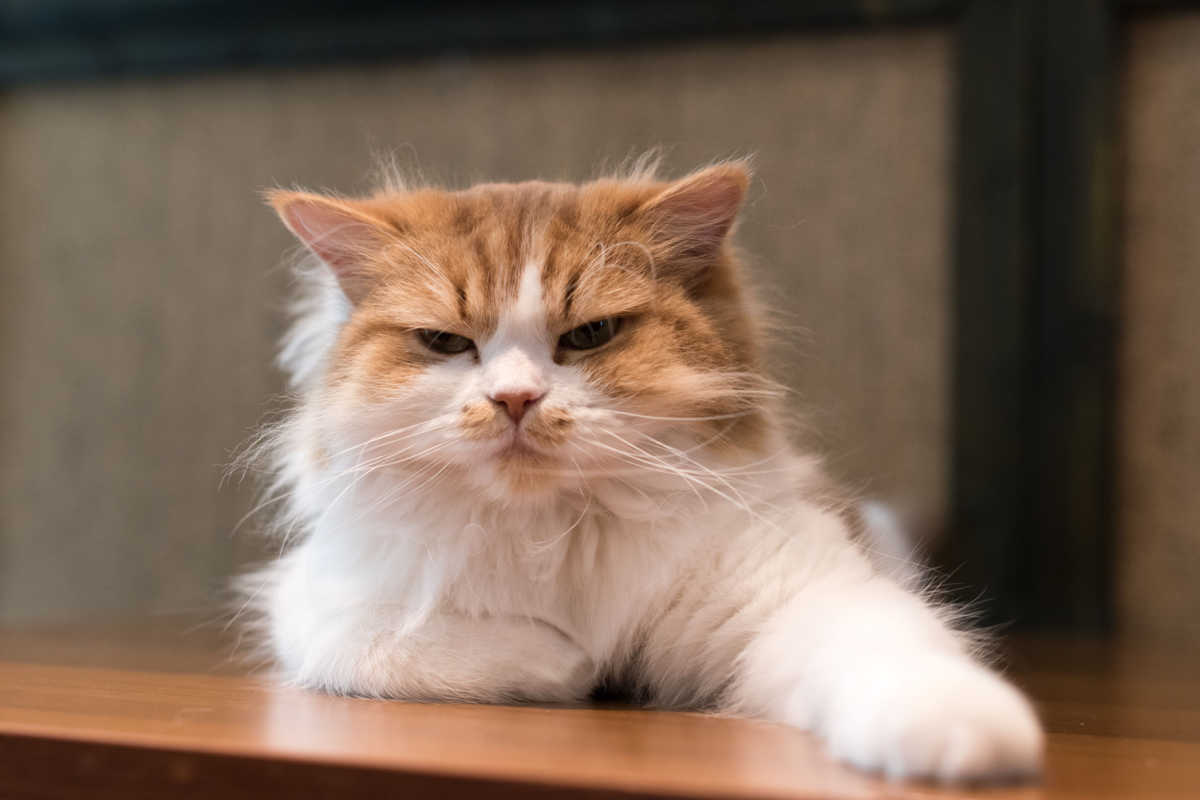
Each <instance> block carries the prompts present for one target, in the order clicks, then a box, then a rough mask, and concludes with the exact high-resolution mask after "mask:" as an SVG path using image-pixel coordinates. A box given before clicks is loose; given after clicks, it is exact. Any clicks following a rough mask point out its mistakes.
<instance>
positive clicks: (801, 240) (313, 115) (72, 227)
mask: <svg viewBox="0 0 1200 800" xmlns="http://www.w3.org/2000/svg"><path fill="white" fill-rule="evenodd" d="M949 61H950V38H949V36H948V34H946V33H944V32H938V31H925V32H920V31H906V32H894V33H886V34H869V35H855V36H844V37H843V36H835V37H825V36H822V37H819V38H803V37H801V38H782V39H775V40H764V41H747V40H741V41H739V42H737V43H728V44H722V43H710V44H704V45H702V46H686V47H672V48H665V49H664V48H652V49H627V50H599V51H592V52H589V53H582V54H562V53H558V54H540V55H531V56H518V55H508V56H496V57H488V58H480V59H472V60H464V59H447V60H441V59H433V60H427V61H421V62H417V63H409V64H404V65H395V66H384V67H372V68H338V69H328V70H317V71H304V72H275V73H265V74H264V73H255V74H243V75H222V76H207V77H196V78H175V79H162V80H145V79H143V80H135V81H121V82H110V83H102V84H97V85H80V86H52V87H49V86H48V87H33V88H25V89H19V90H15V91H10V92H8V93H6V94H4V95H0V296H2V297H3V315H2V317H0V325H2V326H3V327H2V328H0V370H2V372H0V374H3V375H4V381H3V384H2V386H0V411H2V417H0V441H3V448H2V449H0V492H2V494H0V617H4V618H8V619H19V618H33V617H70V616H79V615H104V614H110V615H111V614H114V613H121V614H133V613H145V612H153V611H163V610H180V609H206V608H213V607H215V605H216V603H217V601H218V598H219V594H218V593H219V590H220V587H221V586H222V585H223V583H224V581H225V579H226V577H227V576H228V574H229V573H230V572H231V570H233V569H234V568H235V567H236V566H237V565H238V564H239V563H241V562H243V561H244V560H245V559H246V558H247V557H249V556H251V555H252V554H253V553H255V552H256V551H257V549H258V545H257V543H256V542H255V541H254V540H253V539H252V538H248V537H231V535H230V531H231V529H232V527H233V525H234V523H235V522H236V520H237V519H238V517H239V516H241V514H242V513H243V512H244V511H245V509H246V508H247V507H248V503H249V500H250V492H249V491H248V490H247V489H241V490H239V489H237V488H233V489H230V488H226V489H224V490H218V478H219V473H220V465H221V464H223V463H224V462H225V461H226V460H227V458H228V454H229V453H230V451H231V450H232V449H233V448H234V447H235V446H236V445H237V444H238V443H239V442H241V441H242V440H243V439H244V438H245V437H246V435H247V433H248V432H249V430H250V429H251V427H252V426H253V425H254V424H255V423H256V421H257V420H258V419H260V416H261V414H262V413H263V411H264V410H265V408H266V404H267V402H268V398H270V397H271V395H272V394H273V393H274V392H276V391H278V389H279V387H280V381H279V378H278V376H277V375H276V374H275V372H274V371H273V369H272V367H271V366H270V360H271V356H272V346H273V341H274V339H275V337H276V335H277V334H278V331H279V324H280V315H279V313H278V312H279V308H280V305H281V299H282V297H283V295H284V290H285V286H286V279H285V275H284V274H283V273H282V272H281V271H280V270H278V269H274V270H273V269H272V266H273V265H276V264H278V263H279V260H280V256H281V253H282V252H283V251H284V250H285V249H286V248H288V247H290V242H289V240H288V238H287V236H286V235H285V234H284V232H283V231H282V230H281V228H280V227H279V226H278V225H277V224H276V223H275V221H274V220H273V219H272V218H271V215H270V214H269V213H268V212H267V211H266V209H265V208H263V207H262V206H261V205H260V203H259V200H258V198H257V194H256V193H257V191H258V190H259V189H260V188H262V187H264V186H270V185H274V184H276V183H282V184H292V183H299V184H303V185H306V186H310V187H336V188H339V189H343V190H353V189H356V188H362V187H363V185H364V184H363V180H362V179H363V177H364V175H365V174H366V172H367V169H368V167H369V163H370V160H371V156H372V152H373V151H382V150H387V149H395V150H397V152H398V154H399V155H400V157H401V160H402V161H408V162H410V163H411V162H412V160H413V159H414V158H415V159H416V161H417V163H419V164H420V165H421V166H422V167H423V168H424V169H425V171H426V174H427V176H428V177H429V178H431V179H441V180H448V181H451V182H454V183H459V184H461V183H466V182H469V181H473V180H476V179H483V178H488V179H522V178H531V177H544V178H572V179H577V178H584V177H588V176H589V175H590V174H592V173H593V172H594V171H595V168H596V167H597V166H598V165H599V164H600V163H601V162H603V161H605V160H607V161H608V162H609V163H612V162H614V161H619V160H620V159H622V158H623V157H625V156H627V155H629V154H631V153H636V152H638V151H641V150H644V149H646V148H648V147H650V146H653V145H658V144H662V145H665V146H666V148H667V154H668V158H667V163H668V166H669V167H670V169H672V170H674V171H675V172H679V171H682V170H685V169H688V168H691V167H694V166H696V165H699V164H702V163H704V162H707V161H709V160H711V159H713V158H717V157H722V156H728V155H741V154H746V153H754V154H756V161H757V166H758V171H759V180H758V181H757V182H756V184H755V186H754V187H753V189H752V192H751V203H750V207H749V208H748V211H747V214H746V221H745V224H744V226H743V228H742V242H743V243H744V245H745V246H746V247H747V249H748V250H749V251H750V253H751V254H752V255H753V258H754V262H755V264H756V265H757V266H758V267H759V268H760V270H761V272H762V274H763V275H764V277H765V278H767V281H768V283H769V284H771V285H773V286H775V287H777V288H778V289H779V290H781V291H778V292H776V293H774V294H773V295H772V297H773V298H774V300H775V302H776V305H777V306H779V307H780V309H781V310H782V311H784V312H786V315H785V318H786V322H787V324H788V325H789V326H790V327H792V328H793V329H794V333H793V334H792V336H791V339H792V340H793V345H791V346H786V347H781V348H780V350H779V352H780V356H779V360H778V364H779V374H780V377H782V378H784V379H786V380H787V381H788V382H789V383H791V384H792V385H793V386H795V387H797V389H799V391H800V395H799V398H800V399H799V400H798V404H799V405H802V406H803V407H805V408H807V409H808V410H809V411H810V414H811V416H810V425H809V427H810V428H812V429H814V430H818V431H821V437H820V441H821V444H822V446H823V447H824V448H825V449H826V450H827V451H829V452H830V453H831V454H832V456H833V459H832V460H833V464H834V466H835V468H836V469H837V470H838V471H839V472H840V473H842V474H843V475H845V476H847V477H849V478H851V479H852V480H853V482H854V483H855V485H857V486H859V487H860V488H864V489H866V490H867V491H869V492H871V493H874V494H878V495H882V496H885V497H889V498H891V499H893V500H895V501H898V502H900V503H901V504H902V505H904V506H907V507H910V508H912V509H914V510H917V511H920V512H924V513H932V514H937V513H939V511H940V509H941V508H942V506H943V504H944V483H945V482H944V473H945V453H946V448H945V438H946V422H947V398H946V389H947V381H948V375H947V371H946V369H947V368H946V351H947V346H946V330H945V328H946V320H947V309H946V294H947V290H948V287H947V247H946V241H947V238H948V237H947V211H948V208H947V203H948V196H947V185H948V154H949V147H948V141H949V120H950V116H951V115H950V108H949V102H950V72H949Z"/></svg>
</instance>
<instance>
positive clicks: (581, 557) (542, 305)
mask: <svg viewBox="0 0 1200 800" xmlns="http://www.w3.org/2000/svg"><path fill="white" fill-rule="evenodd" d="M746 180H747V178H746V174H745V172H744V169H743V168H741V167H740V166H738V165H725V166H720V167H714V168H711V169H709V170H706V171H702V172H700V173H697V174H696V175H694V176H692V177H690V178H687V179H685V180H683V181H680V182H676V183H674V184H667V183H662V182H658V181H655V180H653V179H651V178H649V177H645V176H643V177H635V178H631V179H625V180H609V181H599V182H595V183H592V184H585V185H583V186H582V187H578V186H571V185H564V184H539V183H529V184H516V185H489V186H481V187H476V188H474V189H472V190H470V191H468V192H462V193H449V192H442V191H436V190H417V191H411V192H405V191H392V192H385V193H381V194H379V195H377V196H375V197H374V198H370V199H367V200H361V201H348V200H335V199H330V198H322V197H319V196H315V195H305V194H300V193H276V194H275V195H274V196H273V198H272V201H273V203H274V204H275V206H276V208H277V209H278V210H279V212H280V214H281V216H282V217H283V219H284V221H285V222H286V223H287V224H288V226H289V227H290V228H291V229H292V231H293V232H294V233H296V234H297V236H298V237H299V238H300V239H301V240H302V241H304V242H305V243H306V244H307V245H308V246H309V248H310V249H311V250H312V251H313V252H314V253H315V254H316V255H317V256H318V257H319V258H320V259H321V261H322V262H323V264H322V265H319V266H317V267H316V268H314V269H312V270H311V271H310V272H309V273H307V277H306V286H307V288H306V289H305V293H304V295H303V297H302V300H301V303H300V304H299V305H298V307H297V308H298V313H297V318H296V322H295V324H294V327H293V329H292V332H291V334H290V336H289V339H288V340H287V342H286V343H285V348H284V351H283V363H284V365H285V367H287V368H288V369H289V371H290V372H291V374H292V378H293V386H294V388H295V389H296V391H297V393H298V396H299V403H298V405H297V408H296V410H295V411H294V412H293V414H292V415H291V416H290V417H289V418H288V419H287V420H286V421H285V422H284V423H283V424H282V425H281V426H280V427H279V429H278V430H277V432H276V434H275V436H274V438H273V439H272V447H271V452H272V457H273V458H274V460H275V467H276V474H277V484H276V488H277V489H278V490H279V491H280V492H281V493H282V494H281V496H282V497H284V498H285V499H286V502H287V505H288V508H287V511H286V513H285V515H284V519H285V523H286V526H288V527H290V528H292V529H294V531H295V533H294V546H293V547H292V548H291V549H290V550H289V551H288V552H287V553H286V554H285V555H284V556H282V557H281V558H280V559H279V560H278V561H277V562H276V563H275V564H273V565H271V566H269V567H268V568H266V569H265V570H263V571H262V572H260V573H257V574H256V575H255V576H253V578H252V579H251V580H250V581H249V582H248V586H249V587H250V589H249V590H250V592H251V594H252V596H253V597H254V598H255V601H254V602H255V603H256V605H258V606H259V607H260V608H261V609H262V610H263V611H264V619H265V623H266V629H267V633H268V638H269V641H270V644H271V645H272V649H273V652H274V655H275V658H276V660H277V663H278V665H279V667H280V669H281V670H282V672H283V674H284V675H286V676H287V677H288V678H289V679H290V680H293V681H295V682H297V683H300V684H302V685H305V686H311V687H317V688H322V689H326V690H330V691H335V692H342V693H349V694H365V695H372V696H382V697H394V698H408V699H421V700H438V699H458V700H473V701H481V702H503V701H512V700H529V701H575V700H582V699H584V698H586V697H587V696H588V694H589V693H590V692H591V691H592V690H593V689H595V688H596V687H597V686H599V685H614V684H617V685H621V686H625V687H630V688H632V689H634V690H635V691H636V692H637V693H638V694H639V696H642V697H644V698H646V699H647V700H648V701H649V702H651V703H653V704H654V705H657V706H663V707H688V708H708V709H716V710H722V711H730V712H735V713H741V714H748V715H754V716H759V717H765V718H768V719H773V720H777V721H780V722H785V723H788V724H792V725H797V726H800V727H804V728H808V729H812V730H815V731H816V732H818V733H819V734H821V735H822V736H823V737H825V738H826V739H827V741H828V742H829V745H830V747H831V749H832V750H833V752H834V753H835V754H837V755H839V756H840V757H842V758H845V759H848V760H850V761H852V762H853V763H855V764H857V765H859V766H862V767H864V768H868V769H879V770H883V771H886V772H887V773H889V774H892V775H922V776H931V777H936V778H942V779H963V778H980V777H998V776H1006V775H1016V774H1027V773H1030V772H1033V771H1035V770H1036V769H1037V767H1038V764H1039V761H1040V754H1041V741H1042V738H1041V733H1040V730H1039V728H1038V725H1037V722H1036V719H1035V718H1034V716H1033V714H1032V712H1031V710H1030V708H1029V706H1028V704H1027V703H1026V701H1025V700H1024V699H1023V698H1022V697H1021V696H1020V695H1019V693H1017V692H1016V690H1014V689H1012V688H1011V687H1010V686H1008V685H1007V684H1006V683H1004V682H1003V681H1002V680H1001V679H999V678H998V677H996V676H994V675H993V674H992V673H990V672H989V671H987V670H986V669H985V668H983V667H981V666H979V665H977V664H976V663H975V662H974V661H973V660H972V657H971V655H970V654H969V652H968V648H967V646H966V644H965V639H964V638H963V637H962V636H960V635H958V634H956V633H954V632H953V631H952V630H951V628H950V627H949V626H948V625H947V624H946V622H945V620H944V619H943V617H944V614H943V613H942V612H940V611H938V610H937V609H936V608H935V607H933V606H931V605H930V604H928V603H927V602H926V601H925V600H923V599H922V598H921V597H920V596H919V595H918V594H916V593H914V592H913V591H911V590H910V589H909V588H906V587H905V586H902V585H901V584H900V583H899V582H897V581H896V580H894V579H892V578H891V577H889V576H888V575H887V574H885V570H881V569H879V568H878V567H877V566H876V565H873V564H872V563H871V560H870V558H869V557H868V554H867V552H866V550H865V549H864V548H863V547H862V546H861V545H860V544H858V543H856V542H855V541H854V537H853V536H852V534H851V524H850V522H849V514H848V513H847V512H848V509H847V508H846V506H845V504H844V503H841V502H839V501H838V499H837V498H836V496H835V494H834V493H832V492H831V491H830V487H829V484H828V482H827V481H826V479H825V478H824V477H823V475H822V473H821V470H820V467H819V465H818V464H817V462H816V461H815V460H814V459H811V458H809V457H806V456H803V455H801V454H798V453H796V452H794V451H793V449H792V448H791V446H790V445H789V444H788V442H787V440H786V437H785V436H784V435H783V433H782V431H781V426H780V424H779V421H778V418H777V412H776V411H775V410H774V407H773V403H772V394H773V393H772V391H771V387H770V384H769V382H768V381H767V380H766V379H765V378H764V377H763V370H762V367H761V364H760V362H759V340H758V339H759V334H758V331H757V325H756V324H755V319H756V316H757V312H756V310H755V307H754V305H753V304H752V302H751V301H750V300H749V299H748V298H747V296H746V293H745V291H744V287H743V281H742V278H741V276H740V269H741V268H740V266H739V265H738V263H737V261H736V259H735V257H734V255H733V253H732V251H731V249H730V247H729V245H728V242H727V235H728V232H729V230H730V228H731V226H732V224H733V221H734V219H735V216H736V214H737V211H738V208H739V206H740V203H741V199H742V195H743V193H744V190H745V186H746Z"/></svg>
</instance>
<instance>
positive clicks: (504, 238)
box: [271, 165, 760, 499]
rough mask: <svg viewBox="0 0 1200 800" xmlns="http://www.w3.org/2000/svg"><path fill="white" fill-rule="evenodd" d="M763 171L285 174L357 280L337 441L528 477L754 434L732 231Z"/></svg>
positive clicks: (501, 494) (591, 474) (331, 423)
mask: <svg viewBox="0 0 1200 800" xmlns="http://www.w3.org/2000/svg"><path fill="white" fill-rule="evenodd" d="M746 184H747V176H746V172H745V170H744V168H742V167H741V166H737V165H725V166H720V167H713V168H710V169H708V170H705V171H702V172H700V173H697V174H695V175H693V176H691V177H690V178H686V179H684V180H682V181H679V182H676V183H661V182H656V181H598V182H594V183H591V184H584V185H582V186H574V185H568V184H546V183H523V184H494V185H482V186H477V187H475V188H473V189H470V190H467V191H462V192H445V191H438V190H429V189H421V190H415V191H411V192H402V193H399V192H393V193H387V194H380V195H377V196H375V197H372V198H369V199H365V200H344V199H334V198H328V197H323V196H318V195H311V194H303V193H296V192H278V193H275V194H273V195H272V197H271V201H272V203H273V205H274V206H275V207H276V209H277V210H278V211H279V213H280V215H281V217H282V218H283V220H284V222H285V223H286V224H287V225H288V227H289V228H290V229H291V230H292V231H293V232H294V233H295V234H296V235H297V236H298V237H299V238H300V239H301V240H302V241H303V242H304V243H305V244H306V245H307V246H308V247H309V248H310V249H311V250H312V251H313V252H314V253H315V254H316V255H317V256H318V257H319V258H320V259H321V260H322V261H323V262H324V263H325V264H326V265H327V266H328V267H329V268H330V269H331V270H332V271H333V273H334V274H335V276H336V277H337V281H338V285H339V287H340V290H341V291H342V292H343V293H344V295H345V297H346V299H347V300H348V301H349V309H350V310H349V314H348V317H347V318H346V319H345V321H344V323H343V324H342V328H341V331H340V334H339V336H338V339H337V344H336V346H335V348H334V350H333V352H332V355H331V358H330V360H329V363H328V369H327V370H326V372H325V375H324V379H323V380H324V383H323V385H322V387H321V389H320V400H319V401H318V402H319V403H320V404H321V414H320V415H319V419H320V424H321V427H322V434H323V440H322V453H321V455H320V457H323V458H338V457H345V456H346V455H347V454H350V455H351V456H352V457H353V458H355V459H358V460H359V461H360V462H361V463H362V464H363V465H364V466H363V468H364V469H367V468H375V467H377V466H383V465H386V466H387V467H388V468H392V467H394V468H395V469H396V471H397V473H398V474H403V475H406V476H409V477H408V478H406V480H411V482H412V485H413V486H419V485H421V484H420V482H421V481H436V480H439V479H440V478H441V477H442V476H444V475H446V474H448V473H449V474H453V475H456V476H466V479H467V481H468V485H467V486H464V487H463V490H464V491H468V492H470V491H483V492H486V493H488V494H489V495H491V496H494V497H497V498H506V499H512V498H516V497H541V496H545V495H547V494H548V493H552V492H553V491H555V490H563V489H568V490H569V489H573V488H577V487H578V486H579V485H580V483H581V482H584V481H588V480H593V479H595V478H596V476H607V477H612V478H615V479H621V478H622V476H625V477H627V476H629V475H631V474H646V473H650V472H659V473H662V474H670V473H671V472H672V471H675V472H678V471H679V470H680V469H687V470H692V469H698V468H701V467H698V466H692V465H691V464H689V461H695V459H696V458H703V453H702V452H700V451H703V450H704V449H705V448H721V447H729V446H737V445H739V444H745V443H746V441H747V439H748V438H751V437H753V436H754V435H755V431H754V429H755V427H756V426H755V424H754V423H755V417H756V414H755V411H756V409H757V405H758V400H759V394H758V393H757V392H756V390H757V389H758V388H759V386H760V384H759V383H758V365H757V355H756V353H757V347H756V342H755V334H754V330H753V327H754V326H753V325H752V324H751V322H750V320H749V319H748V315H747V310H746V308H745V301H744V299H743V292H742V291H741V287H740V285H739V278H738V274H737V265H736V263H735V262H734V261H733V258H732V256H731V254H730V250H729V247H728V244H727V242H726V238H727V235H728V233H729V230H730V228H731V226H732V224H733V221H734V219H735V217H736V214H737V211H738V208H739V207H740V204H741V201H742V197H743V194H744V192H745V188H746ZM343 466H344V465H343Z"/></svg>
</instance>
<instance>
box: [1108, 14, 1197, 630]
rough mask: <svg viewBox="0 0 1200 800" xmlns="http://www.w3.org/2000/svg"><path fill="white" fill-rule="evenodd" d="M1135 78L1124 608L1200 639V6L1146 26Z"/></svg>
mask: <svg viewBox="0 0 1200 800" xmlns="http://www.w3.org/2000/svg"><path fill="white" fill-rule="evenodd" d="M1124 88H1125V92H1124V94H1125V107H1124V119H1123V125H1124V135H1125V145H1126V150H1127V155H1126V160H1127V175H1126V200H1125V203H1126V211H1125V213H1126V225H1125V275H1124V287H1125V288H1124V299H1123V304H1122V313H1123V315H1124V320H1123V324H1124V339H1123V341H1122V345H1121V350H1120V361H1119V369H1120V375H1119V386H1120V394H1119V398H1118V400H1119V409H1120V412H1119V413H1120V418H1119V424H1120V428H1119V438H1118V452H1119V463H1120V466H1121V475H1120V482H1119V489H1120V491H1119V509H1120V516H1119V519H1118V524H1119V532H1120V535H1119V540H1118V543H1119V552H1118V555H1117V561H1116V563H1117V575H1118V580H1119V589H1120V592H1119V595H1118V601H1119V611H1120V619H1121V622H1122V624H1123V625H1124V627H1125V628H1126V629H1127V630H1129V631H1132V632H1135V633H1142V634H1150V635H1157V636H1170V637H1173V638H1181V637H1187V638H1191V639H1193V640H1196V641H1200V13H1191V14H1187V15H1179V16H1175V15H1172V16H1167V17H1158V18H1155V19H1153V20H1150V21H1146V22H1140V23H1137V24H1135V25H1134V26H1133V30H1132V33H1131V36H1130V47H1129V56H1128V69H1127V72H1126V76H1125V87H1124Z"/></svg>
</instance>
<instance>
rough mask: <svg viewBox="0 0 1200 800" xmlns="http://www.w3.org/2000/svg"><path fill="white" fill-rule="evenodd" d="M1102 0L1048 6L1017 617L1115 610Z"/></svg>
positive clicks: (1064, 618)
mask: <svg viewBox="0 0 1200 800" xmlns="http://www.w3.org/2000/svg"><path fill="white" fill-rule="evenodd" d="M1110 6H1111V4H1110V3H1109V2H1106V0H1054V2H1051V3H1045V4H1044V5H1043V6H1042V14H1043V15H1044V16H1043V20H1042V23H1041V31H1040V36H1039V38H1040V40H1041V45H1042V46H1041V50H1042V56H1041V61H1042V64H1041V70H1040V71H1041V77H1040V81H1039V84H1040V110H1041V111H1040V116H1041V126H1040V127H1041V134H1040V138H1041V146H1040V158H1039V170H1038V171H1039V173H1040V175H1039V177H1040V182H1041V185H1040V192H1039V195H1040V204H1039V209H1038V223H1039V227H1038V230H1037V242H1038V269H1037V273H1036V274H1037V280H1036V282H1035V293H1036V312H1035V317H1034V322H1035V326H1036V327H1035V330H1036V335H1035V339H1034V352H1033V360H1032V367H1033V391H1034V393H1035V396H1034V401H1035V405H1036V408H1037V414H1036V417H1035V420H1034V427H1033V428H1032V430H1031V431H1030V438H1031V443H1032V444H1033V448H1034V449H1033V452H1032V455H1033V457H1034V459H1035V461H1034V463H1035V465H1036V472H1035V473H1034V475H1035V478H1036V481H1035V483H1034V485H1033V487H1032V488H1033V495H1032V498H1033V509H1034V514H1035V517H1036V519H1037V522H1038V524H1037V526H1036V527H1035V528H1031V529H1029V530H1028V531H1026V532H1025V533H1024V536H1023V539H1024V549H1025V550H1026V551H1027V552H1029V553H1030V554H1031V555H1032V554H1034V553H1036V554H1037V556H1036V557H1035V558H1030V559H1029V560H1028V561H1027V562H1026V563H1025V564H1024V565H1023V568H1022V569H1021V571H1020V573H1019V575H1020V581H1019V583H1018V584H1017V586H1016V588H1018V589H1020V590H1021V591H1020V594H1021V595H1022V599H1023V604H1022V607H1021V608H1020V613H1021V615H1022V618H1024V619H1027V620H1029V621H1030V622H1034V623H1038V624H1041V625H1044V626H1052V627H1058V628H1071V629H1087V630H1101V629H1104V628H1106V627H1107V626H1108V625H1109V623H1110V621H1111V608H1110V606H1111V594H1112V593H1111V586H1110V584H1111V555H1112V537H1113V507H1112V500H1113V480H1112V475H1113V469H1114V463H1113V453H1112V442H1113V426H1114V418H1115V416H1114V413H1113V397H1114V365H1115V333H1114V328H1115V319H1116V303H1117V288H1116V267H1117V255H1116V249H1117V233H1116V214H1115V203H1116V197H1115V195H1116V192H1115V188H1114V187H1115V175H1114V150H1115V147H1114V141H1113V137H1114V113H1113V102H1114V94H1115V92H1114V88H1113V87H1114V81H1115V75H1114V45H1113V21H1112V9H1111V7H1110Z"/></svg>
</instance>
